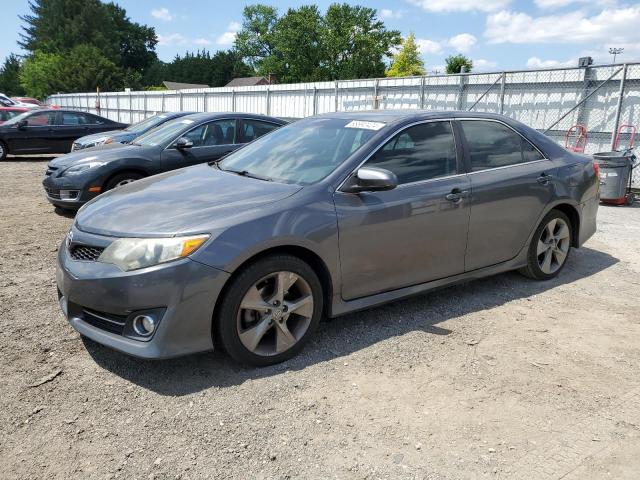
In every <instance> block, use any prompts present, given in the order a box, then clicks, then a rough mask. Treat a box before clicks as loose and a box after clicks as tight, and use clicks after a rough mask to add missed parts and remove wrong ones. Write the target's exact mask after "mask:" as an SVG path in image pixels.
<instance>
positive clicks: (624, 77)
mask: <svg viewBox="0 0 640 480" xmlns="http://www.w3.org/2000/svg"><path fill="white" fill-rule="evenodd" d="M626 81H627V64H626V63H625V64H624V65H623V67H622V76H621V77H620V89H619V90H618V103H617V104H616V116H615V118H614V122H613V131H612V132H611V150H613V147H614V146H615V143H616V136H617V133H618V128H620V115H621V114H622V102H623V100H624V86H625V83H626Z"/></svg>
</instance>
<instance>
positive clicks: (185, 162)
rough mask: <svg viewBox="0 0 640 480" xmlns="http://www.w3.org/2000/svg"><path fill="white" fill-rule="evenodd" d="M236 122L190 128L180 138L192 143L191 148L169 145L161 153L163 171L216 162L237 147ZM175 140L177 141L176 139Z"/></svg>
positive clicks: (204, 124) (232, 120)
mask: <svg viewBox="0 0 640 480" xmlns="http://www.w3.org/2000/svg"><path fill="white" fill-rule="evenodd" d="M236 123H237V122H236V120H235V119H224V120H215V121H212V122H207V123H203V124H200V125H198V126H197V127H194V128H192V129H191V130H189V131H188V132H186V133H184V134H182V135H181V136H180V137H186V138H188V139H189V140H191V141H192V142H193V146H192V147H191V148H182V149H179V148H176V147H175V145H174V144H171V145H169V146H168V147H167V148H166V149H165V150H164V151H163V152H162V166H163V169H164V170H174V169H176V168H183V167H188V166H190V165H196V164H198V163H205V162H210V161H213V160H217V159H219V158H221V157H223V156H225V155H226V154H228V153H230V152H232V151H233V150H235V149H236V148H238V147H239V144H238V143H237V140H236V132H237V128H236ZM176 140H178V139H177V138H176Z"/></svg>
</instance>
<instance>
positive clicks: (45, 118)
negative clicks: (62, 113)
mask: <svg viewBox="0 0 640 480" xmlns="http://www.w3.org/2000/svg"><path fill="white" fill-rule="evenodd" d="M54 117H55V113H51V112H42V113H36V114H33V115H31V116H29V117H27V119H26V120H27V125H29V126H30V127H43V126H47V125H53V119H54Z"/></svg>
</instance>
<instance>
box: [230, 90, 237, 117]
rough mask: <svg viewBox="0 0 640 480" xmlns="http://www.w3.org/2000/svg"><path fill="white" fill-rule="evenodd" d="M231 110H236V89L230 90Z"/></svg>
mask: <svg viewBox="0 0 640 480" xmlns="http://www.w3.org/2000/svg"><path fill="white" fill-rule="evenodd" d="M231 111H232V112H235V111H236V89H235V88H234V89H233V90H231Z"/></svg>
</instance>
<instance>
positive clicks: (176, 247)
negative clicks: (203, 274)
mask: <svg viewBox="0 0 640 480" xmlns="http://www.w3.org/2000/svg"><path fill="white" fill-rule="evenodd" d="M208 238H209V235H195V236H192V237H171V238H120V239H118V240H116V241H115V242H113V243H112V244H111V245H109V246H108V247H107V248H106V249H105V250H104V251H103V252H102V254H101V255H100V257H99V258H98V261H99V262H103V263H113V264H114V265H117V266H118V267H119V268H120V269H121V270H124V271H125V272H128V271H129V270H136V269H138V268H144V267H150V266H152V265H157V264H159V263H164V262H170V261H171V260H177V259H179V258H184V257H187V256H189V255H191V254H192V253H193V252H195V251H196V250H198V248H200V247H201V246H202V244H203V243H204V242H206V241H207V239H208Z"/></svg>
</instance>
